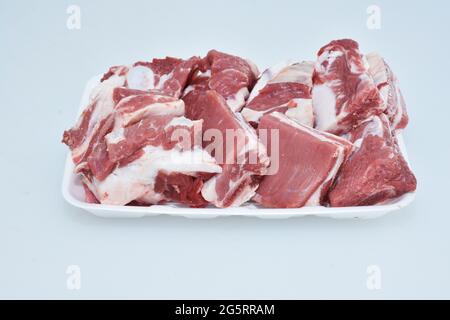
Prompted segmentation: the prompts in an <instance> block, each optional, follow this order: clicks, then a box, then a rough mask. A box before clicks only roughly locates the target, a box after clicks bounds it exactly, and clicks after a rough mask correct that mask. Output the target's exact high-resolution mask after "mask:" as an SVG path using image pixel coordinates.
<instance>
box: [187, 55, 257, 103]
mask: <svg viewBox="0 0 450 320" xmlns="http://www.w3.org/2000/svg"><path fill="white" fill-rule="evenodd" d="M199 69H200V71H198V74H197V75H196V76H194V77H193V80H192V81H191V83H190V84H189V86H188V87H187V88H186V90H185V92H184V96H186V95H187V94H189V93H191V92H192V91H206V90H215V91H216V92H217V93H218V94H220V95H221V96H222V97H223V98H225V100H226V102H227V105H228V106H229V107H230V109H231V110H232V111H240V110H241V109H242V107H243V106H244V104H245V100H246V99H247V97H248V95H249V93H250V91H251V89H252V88H253V86H254V85H255V82H256V78H257V77H258V75H259V71H258V68H257V67H256V66H255V65H254V64H253V63H252V62H251V61H249V60H245V59H242V58H240V57H237V56H233V55H230V54H226V53H223V52H219V51H216V50H211V51H209V52H208V54H207V56H206V57H205V58H204V59H203V63H202V65H201V66H200V67H199ZM194 94H196V93H194Z"/></svg>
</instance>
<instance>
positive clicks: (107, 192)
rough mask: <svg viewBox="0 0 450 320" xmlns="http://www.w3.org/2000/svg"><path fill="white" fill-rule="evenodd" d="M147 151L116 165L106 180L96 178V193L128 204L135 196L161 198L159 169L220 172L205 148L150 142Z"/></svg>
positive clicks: (112, 201)
mask: <svg viewBox="0 0 450 320" xmlns="http://www.w3.org/2000/svg"><path fill="white" fill-rule="evenodd" d="M143 151H144V154H143V156H141V157H140V158H139V159H137V160H135V161H133V162H131V163H130V164H128V165H126V166H124V167H120V168H116V169H115V170H114V171H113V172H112V173H111V174H110V175H109V176H108V177H107V178H106V179H105V180H103V181H98V180H95V179H94V185H95V194H96V196H97V198H98V199H99V201H100V202H101V203H102V204H109V205H126V204H128V203H130V202H131V201H133V200H138V199H142V198H144V199H146V202H147V203H148V202H149V200H151V199H155V198H156V199H160V198H159V197H157V196H155V194H154V192H153V189H154V186H155V179H156V177H157V175H158V172H159V171H164V172H168V173H173V172H176V173H182V174H187V175H195V174H196V173H198V172H206V173H220V172H221V171H222V169H221V167H220V166H219V165H217V164H216V161H215V160H214V158H212V157H211V156H210V155H209V154H208V153H207V152H206V151H204V150H203V149H201V148H198V147H196V148H194V149H192V150H184V151H180V150H177V149H171V150H164V149H163V148H162V147H154V146H147V147H145V148H144V149H143Z"/></svg>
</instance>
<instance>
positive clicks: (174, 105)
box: [105, 96, 184, 144]
mask: <svg viewBox="0 0 450 320" xmlns="http://www.w3.org/2000/svg"><path fill="white" fill-rule="evenodd" d="M133 97H134V96H130V97H127V98H125V99H123V100H122V101H121V103H125V102H126V101H127V100H129V99H132V98H133ZM163 115H171V116H174V117H180V116H183V115H184V102H183V100H175V101H170V102H163V103H161V102H157V103H152V104H149V105H147V106H144V107H142V108H139V109H138V110H135V111H132V112H120V111H118V112H116V114H115V122H114V128H113V130H112V131H111V132H110V133H109V134H107V135H106V136H105V138H106V141H107V142H108V144H114V143H118V142H120V141H121V140H123V139H125V136H124V133H125V131H124V128H125V127H126V126H127V125H128V124H130V123H132V122H135V121H139V120H140V119H142V118H144V117H148V116H163Z"/></svg>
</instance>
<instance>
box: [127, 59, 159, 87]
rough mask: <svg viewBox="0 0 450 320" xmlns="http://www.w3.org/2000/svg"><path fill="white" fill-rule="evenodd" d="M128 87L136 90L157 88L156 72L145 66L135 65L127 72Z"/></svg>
mask: <svg viewBox="0 0 450 320" xmlns="http://www.w3.org/2000/svg"><path fill="white" fill-rule="evenodd" d="M127 84H128V88H130V89H136V90H143V91H146V90H150V89H154V88H155V74H154V73H153V71H152V69H150V68H148V67H145V66H140V65H139V66H135V67H132V68H130V70H129V71H128V73H127Z"/></svg>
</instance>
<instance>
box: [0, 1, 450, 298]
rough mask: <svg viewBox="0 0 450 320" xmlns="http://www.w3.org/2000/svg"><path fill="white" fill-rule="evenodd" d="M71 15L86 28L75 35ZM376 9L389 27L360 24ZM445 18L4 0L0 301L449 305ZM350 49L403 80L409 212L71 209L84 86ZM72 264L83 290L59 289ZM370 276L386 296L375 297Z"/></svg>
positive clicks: (433, 10)
mask: <svg viewBox="0 0 450 320" xmlns="http://www.w3.org/2000/svg"><path fill="white" fill-rule="evenodd" d="M125 3H126V4H125ZM256 3H258V4H256ZM70 4H76V5H79V6H80V8H81V30H69V29H67V27H66V20H67V18H68V15H67V13H66V9H67V7H68V6H69V5H70ZM371 4H376V5H378V6H379V7H380V8H381V13H382V20H381V29H380V30H369V29H368V28H367V27H366V19H367V17H368V15H367V13H366V9H367V7H368V6H369V5H371ZM449 10H450V7H449V6H448V4H447V2H445V1H417V2H416V1H415V2H414V3H413V2H412V1H377V2H376V3H372V2H370V1H340V2H339V3H337V2H335V1H218V2H214V1H127V2H123V1H80V0H74V1H73V2H68V1H58V2H56V1H12V0H10V1H6V0H0V61H1V64H0V99H1V103H0V105H1V113H0V116H1V125H0V130H1V132H0V133H1V134H0V137H1V139H2V140H1V148H0V179H1V184H0V185H1V187H0V188H1V189H0V194H1V206H2V207H1V210H0V216H1V220H0V297H1V298H63V299H78V298H450V225H449V223H450V210H449V208H448V205H447V201H448V198H449V196H448V189H449V188H448V185H449V183H448V182H449V179H450V174H449V164H450V152H449V141H448V138H449V133H448V132H449V129H450V128H449V124H448V123H449V120H448V119H449V117H450V112H449V109H450V106H449V102H448V101H449V92H450V87H449V81H448V75H449V71H450V70H449V69H450V68H449V61H450V59H449V58H448V55H449V51H450V50H449V49H450V47H449V44H448V43H449V42H448V31H449V30H450V23H449V18H448V13H449ZM342 37H351V38H354V39H356V40H358V41H359V42H360V45H361V49H362V50H363V51H364V52H370V51H373V50H377V51H379V52H380V53H381V54H382V55H383V56H385V57H386V59H387V60H388V62H389V63H390V64H391V66H392V68H393V69H394V71H395V72H396V73H397V75H398V77H399V79H400V81H401V84H402V90H403V92H404V95H405V97H406V100H407V103H408V108H409V114H410V118H411V123H410V125H409V127H408V128H407V130H406V132H405V135H404V136H405V140H406V144H407V146H408V151H409V157H410V160H411V163H412V166H413V168H414V170H415V173H416V175H417V178H418V183H419V184H418V194H417V198H416V201H415V202H414V203H413V204H412V205H411V206H410V207H408V208H407V209H404V210H401V211H398V212H396V213H393V214H390V215H388V216H386V217H383V218H381V219H377V220H346V221H335V220H329V219H319V218H301V219H290V220H278V221H273V220H270V221H265V220H258V219H250V218H220V219H213V220H188V219H185V218H172V217H156V218H145V219H138V220H106V219H100V218H97V217H94V216H92V215H90V214H89V213H86V212H83V211H80V210H78V209H75V208H72V207H70V206H69V205H68V204H66V203H65V202H64V200H63V199H62V196H61V191H60V189H61V180H62V173H63V166H64V160H65V156H66V153H67V149H66V147H65V146H64V145H62V144H61V143H60V141H61V137H62V132H63V130H64V129H66V128H68V127H70V126H71V125H72V124H73V123H74V119H75V114H76V111H77V107H78V102H79V99H80V97H81V93H82V90H83V87H84V85H85V83H86V81H87V80H88V79H89V78H90V77H91V76H93V75H96V74H98V73H101V72H104V71H105V70H107V68H108V67H109V66H111V65H116V64H127V63H131V62H133V61H134V60H139V59H151V58H153V57H163V56H165V55H175V56H179V57H183V58H187V57H189V56H192V55H204V54H205V53H206V52H207V51H208V50H209V49H211V48H216V49H219V50H223V51H225V52H230V53H234V54H237V55H241V56H244V57H248V58H251V59H252V60H254V61H255V62H256V63H257V64H258V65H259V66H260V68H261V69H264V68H265V67H267V66H269V65H271V64H275V63H277V62H279V61H281V60H283V59H287V58H299V59H313V58H314V54H315V52H316V51H317V50H318V49H319V48H320V47H321V46H322V45H324V44H325V43H327V42H328V41H330V40H332V39H336V38H342ZM69 265H78V266H79V267H80V268H81V289H80V290H78V291H77V290H74V291H73V290H68V289H67V287H66V279H67V275H66V268H67V267H68V266H69ZM370 265H377V266H379V267H380V269H381V289H380V290H368V288H367V286H366V280H367V274H366V269H367V267H368V266H370Z"/></svg>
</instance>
